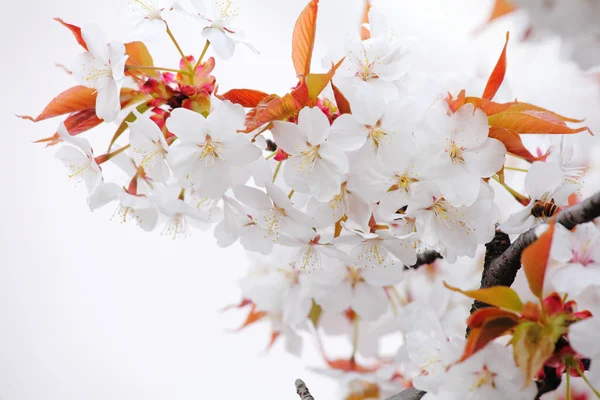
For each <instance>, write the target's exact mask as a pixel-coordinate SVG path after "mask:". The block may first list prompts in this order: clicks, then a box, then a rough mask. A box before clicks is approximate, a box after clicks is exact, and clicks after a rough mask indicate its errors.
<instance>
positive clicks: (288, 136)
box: [271, 121, 308, 155]
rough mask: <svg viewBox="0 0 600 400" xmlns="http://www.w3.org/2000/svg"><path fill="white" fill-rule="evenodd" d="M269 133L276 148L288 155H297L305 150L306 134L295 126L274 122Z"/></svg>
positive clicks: (288, 123)
mask: <svg viewBox="0 0 600 400" xmlns="http://www.w3.org/2000/svg"><path fill="white" fill-rule="evenodd" d="M271 133H272V134H273V139H274V140H275V143H276V144H277V146H278V147H281V148H282V149H283V150H284V151H285V152H286V153H288V154H292V155H297V154H300V153H301V152H302V151H303V150H304V149H306V148H307V145H306V141H307V140H308V139H307V137H306V133H305V132H304V130H302V129H301V128H300V127H299V126H298V125H296V124H292V123H291V122H281V121H274V122H273V129H271Z"/></svg>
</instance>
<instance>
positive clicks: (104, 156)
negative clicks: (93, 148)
mask: <svg viewBox="0 0 600 400" xmlns="http://www.w3.org/2000/svg"><path fill="white" fill-rule="evenodd" d="M130 147H131V145H130V144H127V145H125V146H123V147H121V148H120V149H117V150H115V151H113V152H112V153H107V154H102V155H100V156H98V157H96V158H94V160H95V161H96V164H98V165H100V164H104V163H105V162H107V161H108V160H110V159H111V158H113V157H116V156H118V155H119V154H121V153H122V152H124V151H125V150H127V149H128V148H130Z"/></svg>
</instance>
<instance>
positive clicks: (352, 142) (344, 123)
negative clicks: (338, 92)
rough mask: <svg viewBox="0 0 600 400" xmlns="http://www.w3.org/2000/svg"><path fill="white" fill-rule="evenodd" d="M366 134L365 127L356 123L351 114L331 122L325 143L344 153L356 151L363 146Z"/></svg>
mask: <svg viewBox="0 0 600 400" xmlns="http://www.w3.org/2000/svg"><path fill="white" fill-rule="evenodd" d="M368 134H369V130H368V129H367V127H366V126H365V125H363V124H360V123H359V122H358V121H356V119H355V118H354V116H352V115H351V114H344V115H340V116H339V117H338V118H337V119H336V120H335V121H334V122H333V125H332V126H331V133H330V134H329V137H328V138H327V141H328V142H329V143H332V144H334V145H335V146H337V147H338V148H340V149H341V150H344V151H350V150H358V149H360V148H361V147H362V145H363V144H365V141H366V140H367V135H368Z"/></svg>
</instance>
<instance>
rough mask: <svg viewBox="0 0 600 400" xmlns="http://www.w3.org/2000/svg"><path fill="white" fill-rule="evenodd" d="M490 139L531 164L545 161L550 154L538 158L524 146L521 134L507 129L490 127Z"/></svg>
mask: <svg viewBox="0 0 600 400" xmlns="http://www.w3.org/2000/svg"><path fill="white" fill-rule="evenodd" d="M488 137H491V138H494V139H498V140H499V141H501V142H502V143H504V146H505V147H506V151H508V152H509V153H511V154H512V155H515V156H518V157H521V158H523V159H524V160H527V161H529V162H534V161H540V160H545V159H546V157H547V156H548V154H549V153H546V154H544V155H542V156H540V157H536V156H534V155H533V154H531V153H530V152H529V150H527V149H526V148H525V145H523V141H522V140H521V137H520V136H519V134H518V133H517V132H515V131H513V130H510V129H505V128H495V127H490V133H489V134H488Z"/></svg>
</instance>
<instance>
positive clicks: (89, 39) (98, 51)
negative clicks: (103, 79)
mask: <svg viewBox="0 0 600 400" xmlns="http://www.w3.org/2000/svg"><path fill="white" fill-rule="evenodd" d="M81 36H82V37H83V40H85V44H86V45H87V47H88V49H89V50H90V52H91V53H92V54H93V55H94V56H96V57H98V58H99V59H100V60H102V61H104V62H105V63H108V60H109V59H110V58H109V56H110V55H109V51H108V40H107V39H106V35H105V34H104V32H102V30H101V29H100V28H99V27H98V25H95V24H89V25H87V26H85V27H84V28H83V29H82V30H81Z"/></svg>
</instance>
